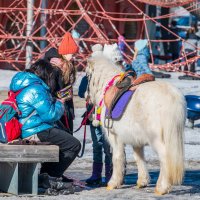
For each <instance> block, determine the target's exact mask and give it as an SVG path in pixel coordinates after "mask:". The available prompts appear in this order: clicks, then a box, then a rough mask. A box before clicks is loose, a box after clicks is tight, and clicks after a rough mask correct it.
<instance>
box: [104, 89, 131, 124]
mask: <svg viewBox="0 0 200 200" xmlns="http://www.w3.org/2000/svg"><path fill="white" fill-rule="evenodd" d="M133 93H134V91H131V90H128V91H126V92H125V93H124V94H123V95H122V96H121V97H120V98H119V100H118V101H117V103H116V104H115V106H114V108H113V110H112V113H111V117H112V119H114V120H119V119H120V118H121V117H122V115H123V113H124V111H125V109H126V106H127V105H128V102H129V101H130V99H131V97H132V95H133ZM106 117H108V109H106Z"/></svg>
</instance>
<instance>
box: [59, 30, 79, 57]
mask: <svg viewBox="0 0 200 200" xmlns="http://www.w3.org/2000/svg"><path fill="white" fill-rule="evenodd" d="M77 52H78V46H77V44H76V42H75V41H74V39H73V37H72V35H71V34H70V33H69V32H66V33H65V35H64V36H63V39H62V41H61V43H60V45H59V47H58V53H59V54H60V55H66V54H74V53H77Z"/></svg>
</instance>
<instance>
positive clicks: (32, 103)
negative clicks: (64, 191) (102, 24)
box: [10, 60, 81, 177]
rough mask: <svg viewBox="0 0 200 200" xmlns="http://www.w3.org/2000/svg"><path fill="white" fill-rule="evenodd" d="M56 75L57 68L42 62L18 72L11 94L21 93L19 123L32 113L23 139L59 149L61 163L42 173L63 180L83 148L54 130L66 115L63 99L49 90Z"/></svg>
mask: <svg viewBox="0 0 200 200" xmlns="http://www.w3.org/2000/svg"><path fill="white" fill-rule="evenodd" d="M53 72H54V68H53V67H52V66H51V65H50V64H49V63H48V62H45V61H44V60H39V61H37V62H36V63H34V64H33V65H32V66H31V67H30V69H29V70H27V71H25V72H19V73H17V74H16V75H15V76H14V77H13V78H12V80H11V84H10V90H12V91H14V92H17V91H19V90H22V91H21V92H20V94H19V95H18V96H17V97H16V102H17V105H18V108H19V111H20V112H21V115H20V118H19V121H23V119H25V118H27V117H28V116H30V114H31V113H32V115H31V117H30V118H29V119H28V120H27V121H26V122H25V123H24V124H23V126H22V134H21V137H22V138H26V139H30V140H31V139H32V138H33V139H34V140H35V139H38V140H40V141H41V142H49V143H50V144H53V145H58V146H59V162H58V163H44V164H42V167H41V173H47V174H48V175H50V176H53V177H62V175H63V173H64V171H65V170H66V169H67V168H68V167H69V166H70V164H71V163H72V162H73V160H74V159H75V158H76V156H77V155H78V153H79V151H80V148H81V144H80V142H79V141H78V140H77V139H76V138H75V137H73V136H72V135H70V134H69V133H67V132H66V131H64V130H61V129H59V128H58V127H56V126H55V122H56V121H57V120H59V119H60V117H61V116H62V115H63V113H64V105H63V100H62V99H60V100H58V99H56V98H53V97H52V95H51V91H50V87H51V88H53V86H54V83H55V82H54V81H55V79H54V73H53ZM44 81H45V82H44ZM31 137H32V138H31Z"/></svg>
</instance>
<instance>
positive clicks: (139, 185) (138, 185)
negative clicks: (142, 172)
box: [136, 183, 146, 189]
mask: <svg viewBox="0 0 200 200" xmlns="http://www.w3.org/2000/svg"><path fill="white" fill-rule="evenodd" d="M136 187H137V188H138V189H140V188H145V187H146V185H143V184H140V183H137V185H136Z"/></svg>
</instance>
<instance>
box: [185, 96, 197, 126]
mask: <svg viewBox="0 0 200 200" xmlns="http://www.w3.org/2000/svg"><path fill="white" fill-rule="evenodd" d="M185 98H186V102H187V118H188V119H189V122H190V123H191V127H192V128H193V127H194V121H195V120H198V119H200V96H196V95H186V96H185Z"/></svg>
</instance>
